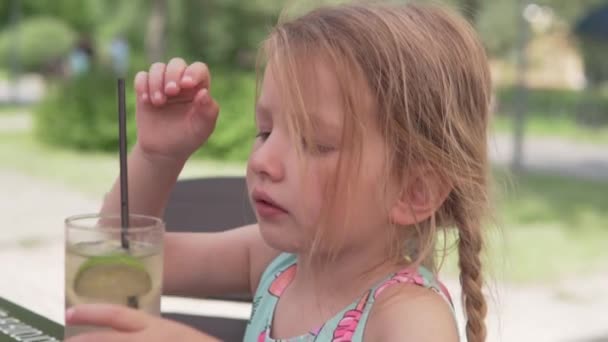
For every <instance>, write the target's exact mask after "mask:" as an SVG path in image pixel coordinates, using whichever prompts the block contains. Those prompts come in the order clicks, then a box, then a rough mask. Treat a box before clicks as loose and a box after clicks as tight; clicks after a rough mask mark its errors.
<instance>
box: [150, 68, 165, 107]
mask: <svg viewBox="0 0 608 342" xmlns="http://www.w3.org/2000/svg"><path fill="white" fill-rule="evenodd" d="M165 69H166V65H165V64H164V63H154V64H152V65H151V66H150V73H149V74H148V91H149V95H150V100H151V102H152V103H153V104H155V105H157V106H160V105H162V104H164V103H165V95H164V93H165V91H164V87H165Z"/></svg>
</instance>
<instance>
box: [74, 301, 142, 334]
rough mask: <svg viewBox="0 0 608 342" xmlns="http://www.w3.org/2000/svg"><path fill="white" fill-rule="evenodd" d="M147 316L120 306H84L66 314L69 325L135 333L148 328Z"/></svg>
mask: <svg viewBox="0 0 608 342" xmlns="http://www.w3.org/2000/svg"><path fill="white" fill-rule="evenodd" d="M146 318H147V316H146V314H144V313H143V312H141V311H136V310H133V309H130V308H127V307H124V306H120V305H112V304H84V305H79V306H75V307H73V308H70V309H69V310H68V311H67V312H66V317H65V319H66V324H68V325H93V326H99V327H106V328H112V329H114V330H118V331H122V332H135V331H140V330H143V329H144V328H145V327H146Z"/></svg>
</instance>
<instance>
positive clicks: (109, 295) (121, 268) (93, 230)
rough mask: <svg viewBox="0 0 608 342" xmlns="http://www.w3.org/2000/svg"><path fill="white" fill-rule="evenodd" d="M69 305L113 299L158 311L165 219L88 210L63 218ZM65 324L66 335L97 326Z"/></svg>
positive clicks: (67, 302)
mask: <svg viewBox="0 0 608 342" xmlns="http://www.w3.org/2000/svg"><path fill="white" fill-rule="evenodd" d="M65 230H66V240H65V241H66V244H65V306H66V310H67V309H68V308H70V307H72V306H75V305H78V304H85V303H111V304H120V305H125V306H129V307H132V308H135V309H138V310H143V311H145V312H147V313H149V314H153V315H157V316H158V315H160V296H161V292H162V274H163V234H164V230H165V226H164V223H163V221H162V220H161V219H159V218H156V217H152V216H144V215H135V214H130V215H129V227H128V229H123V228H121V219H120V215H107V216H105V215H99V214H88V215H78V216H72V217H69V218H67V219H66V220H65ZM95 329H98V328H95V327H85V326H66V330H65V338H68V337H71V336H74V335H78V334H81V333H83V332H87V331H91V330H95Z"/></svg>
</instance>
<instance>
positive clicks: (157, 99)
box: [154, 91, 163, 101]
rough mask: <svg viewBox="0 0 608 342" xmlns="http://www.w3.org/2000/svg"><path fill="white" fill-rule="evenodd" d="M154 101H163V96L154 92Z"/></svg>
mask: <svg viewBox="0 0 608 342" xmlns="http://www.w3.org/2000/svg"><path fill="white" fill-rule="evenodd" d="M154 99H156V101H162V100H163V94H161V93H160V91H156V92H155V93H154Z"/></svg>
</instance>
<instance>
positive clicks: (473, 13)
mask: <svg viewBox="0 0 608 342" xmlns="http://www.w3.org/2000/svg"><path fill="white" fill-rule="evenodd" d="M482 1H483V0H458V2H459V6H460V10H461V11H462V13H463V15H464V16H465V17H466V18H467V19H469V21H470V22H471V23H476V22H477V16H478V14H479V10H480V7H481V2H482ZM503 1H504V0H503Z"/></svg>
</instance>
